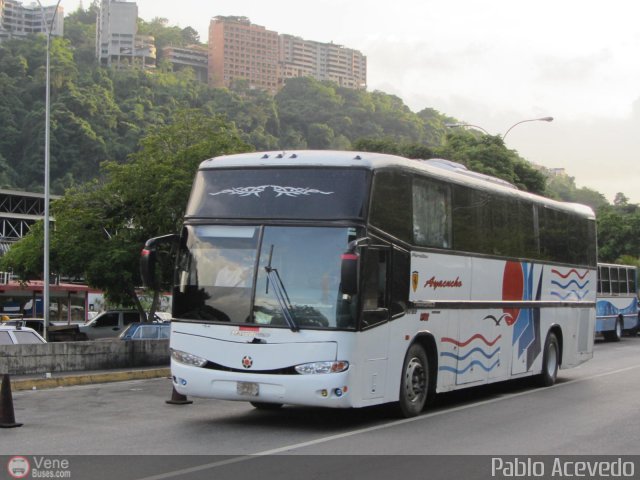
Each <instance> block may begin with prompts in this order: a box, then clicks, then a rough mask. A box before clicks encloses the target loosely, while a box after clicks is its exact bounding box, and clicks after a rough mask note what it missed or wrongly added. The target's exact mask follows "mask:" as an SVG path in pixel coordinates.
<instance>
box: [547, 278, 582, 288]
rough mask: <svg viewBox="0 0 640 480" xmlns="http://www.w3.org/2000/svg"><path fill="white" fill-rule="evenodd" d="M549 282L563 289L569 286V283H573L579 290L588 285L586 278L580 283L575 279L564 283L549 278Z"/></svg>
mask: <svg viewBox="0 0 640 480" xmlns="http://www.w3.org/2000/svg"><path fill="white" fill-rule="evenodd" d="M551 283H552V284H553V285H555V286H556V287H560V288H561V289H563V290H566V289H567V288H569V286H571V285H575V286H576V287H578V288H579V289H580V290H582V289H584V287H586V286H587V285H589V280H587V281H586V282H584V283H583V284H582V285H580V284H579V283H578V281H577V280H570V281H569V282H567V283H565V284H564V285H563V284H562V283H560V282H558V281H557V280H551Z"/></svg>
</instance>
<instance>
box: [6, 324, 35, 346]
mask: <svg viewBox="0 0 640 480" xmlns="http://www.w3.org/2000/svg"><path fill="white" fill-rule="evenodd" d="M29 343H31V344H33V343H35V344H38V343H47V341H46V340H45V339H44V338H42V337H41V336H40V335H39V334H38V332H36V331H35V330H34V329H33V328H28V327H16V326H0V345H17V344H20V345H22V344H29Z"/></svg>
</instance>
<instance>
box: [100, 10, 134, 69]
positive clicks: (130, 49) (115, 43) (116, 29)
mask: <svg viewBox="0 0 640 480" xmlns="http://www.w3.org/2000/svg"><path fill="white" fill-rule="evenodd" d="M137 22H138V5H137V4H136V3H134V2H125V1H122V0H102V1H101V2H100V10H99V12H98V18H97V21H96V57H97V58H98V62H99V63H100V64H101V65H115V66H119V65H131V64H133V63H134V62H133V60H134V57H135V51H136V33H137V31H138V24H137Z"/></svg>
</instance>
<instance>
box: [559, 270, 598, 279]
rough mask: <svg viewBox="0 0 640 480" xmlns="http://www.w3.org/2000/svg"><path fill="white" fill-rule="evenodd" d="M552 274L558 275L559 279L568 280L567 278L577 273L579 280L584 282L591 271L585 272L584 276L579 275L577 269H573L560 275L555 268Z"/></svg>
mask: <svg viewBox="0 0 640 480" xmlns="http://www.w3.org/2000/svg"><path fill="white" fill-rule="evenodd" d="M551 273H555V274H556V275H558V276H559V277H562V278H567V277H568V276H569V275H571V274H572V273H575V274H576V275H577V276H578V278H579V279H580V280H584V277H586V276H587V274H588V273H589V271H588V270H585V272H584V273H583V274H582V275H580V273H579V272H578V271H577V270H576V269H575V268H572V269H571V270H569V271H568V272H567V273H565V274H562V273H560V272H559V271H558V270H556V269H555V268H552V269H551Z"/></svg>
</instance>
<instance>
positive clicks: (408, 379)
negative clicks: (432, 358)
mask: <svg viewBox="0 0 640 480" xmlns="http://www.w3.org/2000/svg"><path fill="white" fill-rule="evenodd" d="M429 382H430V377H429V361H428V359H427V354H426V352H425V351H424V348H422V346H420V345H418V344H417V343H416V344H413V345H412V346H411V347H409V350H408V351H407V355H406V356H405V359H404V364H403V366H402V380H401V382H400V402H399V408H400V413H401V414H402V416H404V417H407V418H408V417H415V416H416V415H419V414H420V412H422V410H423V408H424V406H425V404H426V403H427V398H428V396H429V389H430V384H429Z"/></svg>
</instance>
